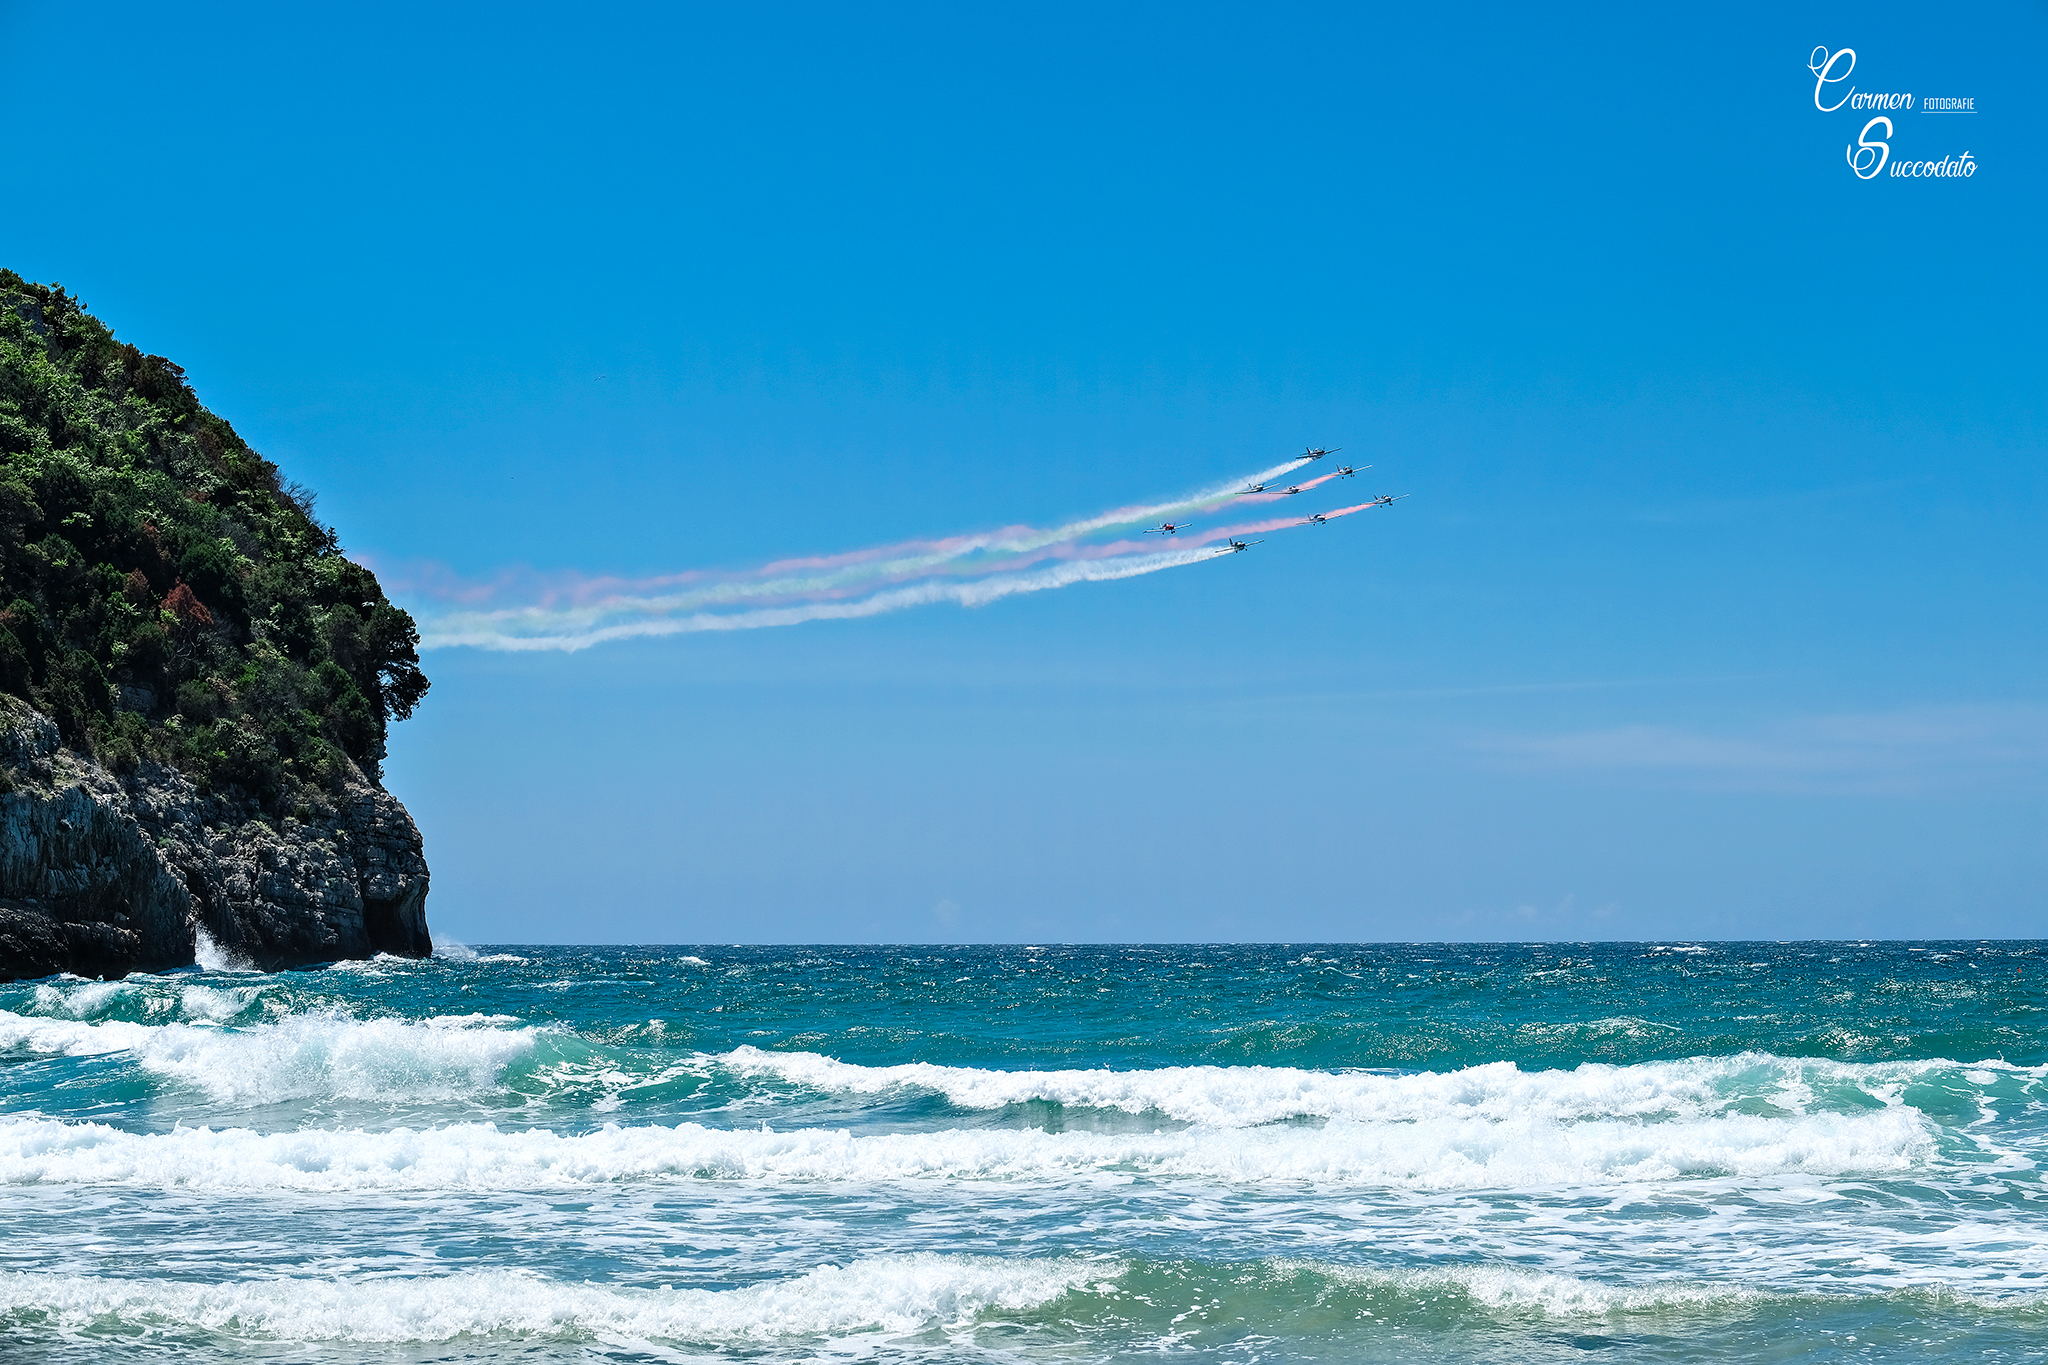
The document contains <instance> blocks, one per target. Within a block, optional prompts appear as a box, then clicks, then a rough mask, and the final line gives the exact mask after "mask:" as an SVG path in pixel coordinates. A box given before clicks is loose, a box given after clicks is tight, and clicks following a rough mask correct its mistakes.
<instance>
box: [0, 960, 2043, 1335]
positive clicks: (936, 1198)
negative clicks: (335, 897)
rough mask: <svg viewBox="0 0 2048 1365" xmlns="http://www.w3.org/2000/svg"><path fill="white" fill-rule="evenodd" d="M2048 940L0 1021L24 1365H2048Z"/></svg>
mask: <svg viewBox="0 0 2048 1365" xmlns="http://www.w3.org/2000/svg"><path fill="white" fill-rule="evenodd" d="M2044 957H2048V945H2039V944H2012V943H2006V944H1911V945H1887V944H1870V945H1843V944H1809V945H1757V944H1748V945H1719V944H1682V945H1640V946H1637V945H1627V946H1605V947H1593V946H1576V947H1565V946H1558V947H1543V948H1538V947H1500V946H1491V947H1474V948H1450V947H1444V946H1441V945H1428V946H1416V947H1372V948H1358V947H1344V946H1322V947H1312V948H1300V947H1295V948H1288V949H1248V948H1233V947H1221V946H1204V947H1198V948H1183V949H1171V948H1165V949H1162V948H1130V949H1124V948H1102V949H1060V948H1032V949H1024V948H1013V949H981V950H975V949H929V950H890V951H879V950H878V951H866V950H846V949H772V950H771V949H753V950H748V949H731V948H714V947H704V946H697V947H690V948H677V949H673V950H653V949H618V950H594V949H568V950H565V949H547V948H526V947H515V948H504V947H497V946H494V947H490V948H470V947H463V948H460V949H459V950H458V949H451V950H450V951H448V952H446V953H444V954H442V955H440V956H438V957H436V958H435V959H432V960H429V961H425V962H411V961H403V960H398V959H389V958H382V959H378V960H376V961H372V962H367V963H355V964H345V965H343V966H339V967H336V968H332V969H328V970H324V971H316V972H300V973H284V974H277V975H264V974H261V973H256V972H252V971H249V970H248V969H247V968H246V966H245V965H244V964H237V963H231V962H227V961H225V960H221V961H214V962H210V963H208V964H207V965H206V966H205V967H204V968H202V969H200V970H194V971H186V972H178V973H171V974H168V975H164V976H146V975H143V976H136V977H131V978H129V979H127V980H125V981H118V982H99V981H83V980H78V979H76V978H57V979H53V980H49V981H43V982H33V983H18V984H15V985H10V986H0V1200H4V1201H5V1204H4V1207H5V1208H6V1210H7V1213H8V1236H7V1237H5V1238H0V1357H4V1358H5V1359H8V1360H10V1361H12V1360H16V1359H20V1360H25V1361H44V1360H48V1361H67V1362H68V1361H87V1360H95V1359H100V1358H104V1357H105V1355H106V1353H108V1352H109V1351H116V1352H120V1351H127V1350H130V1349H131V1348H133V1349H145V1348H146V1349H145V1353H146V1354H151V1355H154V1356H158V1357H161V1358H164V1359H169V1360H192V1361H207V1362H214V1361H228V1360H244V1359H275V1360H295V1361H297V1360H323V1361H325V1360H334V1361H341V1360H348V1361H361V1360H393V1361H397V1360H406V1361H412V1360H428V1359H444V1358H450V1357H449V1355H448V1352H449V1351H450V1350H454V1351H455V1352H456V1356H457V1358H475V1359H510V1360H532V1361H557V1360H560V1361H568V1360H590V1359H614V1358H615V1359H620V1360H627V1359H693V1360H701V1359H728V1358H729V1359H769V1360H812V1359H838V1358H861V1359H882V1360H906V1361H910V1360H915V1361H954V1360H960V1361H966V1360H977V1361H979V1360H1020V1361H1038V1360H1044V1361H1055V1360H1057V1361H1069V1360H1091V1361H1092V1360H1117V1359H1133V1360H1135V1359H1138V1358H1140V1357H1143V1358H1146V1359H1151V1358H1154V1357H1155V1356H1156V1355H1157V1354H1159V1353H1160V1352H1162V1351H1165V1352H1168V1353H1172V1354H1188V1355H1192V1356H1196V1357H1203V1358H1214V1359H1217V1360H1230V1361H1239V1360H1243V1361H1249V1360H1254V1359H1257V1360H1331V1359H1343V1360H1382V1359H1384V1360H1390V1361H1391V1360H1494V1359H1507V1358H1512V1359H1517V1360H1550V1359H1553V1358H1554V1359H1558V1360H1564V1359H1576V1358H1579V1357H1580V1356H1581V1355H1582V1354H1583V1352H1584V1351H1585V1350H1586V1349H1589V1348H1592V1347H1601V1346H1607V1345H1613V1346H1618V1347H1622V1348H1625V1349H1624V1351H1623V1353H1622V1357H1618V1358H1624V1357H1625V1358H1628V1359H1669V1360H1693V1359H1701V1358H1709V1357H1711V1358H1714V1359H1717V1360H1734V1361H1742V1360H1756V1361H1764V1360H1777V1359H1782V1358H1784V1357H1785V1354H1786V1352H1787V1351H1788V1350H1793V1351H1794V1353H1797V1354H1823V1355H1824V1354H1828V1353H1834V1354H1841V1355H1853V1356H1855V1357H1857V1358H1859V1359H1860V1358H1875V1359H1898V1360H1907V1359H1912V1360H1940V1359H1962V1358H1965V1357H1967V1358H1970V1359H1973V1360H1974V1359H1982V1358H1985V1357H1986V1356H1987V1355H1989V1356H1994V1357H1996V1356H2004V1357H2009V1358H2015V1359H2027V1358H2044V1359H2048V1346H2044V1343H2048V1188H2044V1182H2043V1180H2042V1178H2041V1163H2042V1160H2043V1158H2044V1155H2048V993H2044V992H2043V991H2042V990H2041V986H2042V985H2043V984H2048V974H2044V973H2043V972H2042V971H2041V970H2040V968H2041V966H2042V959H2043V958H2044Z"/></svg>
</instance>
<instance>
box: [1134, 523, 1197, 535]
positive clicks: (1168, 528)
mask: <svg viewBox="0 0 2048 1365" xmlns="http://www.w3.org/2000/svg"><path fill="white" fill-rule="evenodd" d="M1192 525H1194V523H1193V522H1191V521H1162V522H1160V523H1159V524H1158V525H1157V526H1147V527H1146V528H1145V534H1146V535H1148V536H1171V535H1178V534H1180V533H1181V532H1182V531H1184V530H1186V529H1187V528H1188V527H1190V526H1192Z"/></svg>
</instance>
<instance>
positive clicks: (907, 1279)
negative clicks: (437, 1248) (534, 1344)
mask: <svg viewBox="0 0 2048 1365" xmlns="http://www.w3.org/2000/svg"><path fill="white" fill-rule="evenodd" d="M1118 1269H1119V1267H1118V1266H1117V1265H1116V1264H1114V1263H1104V1262H1089V1261H1081V1260H998V1259H994V1258H982V1257H970V1256H945V1255H936V1254H931V1253H924V1254H916V1255H905V1256H880V1257H873V1258H870V1259H866V1260H861V1261H856V1262H854V1263H853V1264H852V1265H848V1266H843V1267H842V1266H827V1267H824V1268H822V1269H818V1270H814V1271H811V1272H810V1273H809V1274H806V1275H800V1276H796V1277H794V1278H791V1279H786V1280H773V1281H768V1282H766V1283H762V1284H755V1285H749V1286H747V1287H745V1288H741V1289H726V1290H706V1289H669V1288H661V1289H625V1288H611V1287H608V1286H605V1285H601V1284H591V1283H581V1284H565V1283H562V1282H559V1281H555V1280H549V1279H545V1278H543V1277H541V1276H538V1275H533V1274H528V1273H524V1272H520V1271H513V1270H484V1271H472V1272H466V1273H460V1274H454V1275H443V1276H432V1277H425V1276H423V1277H418V1278H411V1279H364V1278H346V1279H314V1278H296V1277H295V1278H290V1279H271V1280H244V1281H239V1282H230V1283H225V1284H220V1283H193V1282H190V1281H184V1280H168V1279H115V1278H108V1277H102V1276H89V1275H54V1274H32V1273H0V1323H8V1320H9V1319H12V1320H13V1323H23V1322H24V1321H25V1320H29V1319H35V1320H37V1321H36V1325H37V1326H38V1327H44V1328H56V1329H58V1330H60V1331H66V1332H71V1333H76V1332H80V1331H83V1330H87V1329H97V1330H98V1331H101V1332H105V1331H109V1330H115V1331H119V1330H121V1329H126V1330H127V1331H129V1332H132V1331H135V1330H138V1329H141V1330H152V1331H156V1332H163V1331H165V1330H172V1331H175V1330H176V1329H179V1328H184V1329H188V1330H189V1329H193V1328H197V1329H202V1330H204V1331H208V1332H213V1333H219V1334H222V1335H227V1336H231V1337H236V1338H243V1339H251V1338H253V1339H256V1340H270V1341H280V1340H281V1341H355V1342H409V1341H448V1340H451V1339H453V1338H456V1337H461V1336H471V1335H494V1336H515V1337H516V1336H538V1337H552V1338H565V1337H566V1338H578V1337H583V1338H588V1337H594V1336H605V1337H619V1336H624V1337H630V1338H638V1339H642V1340H655V1341H685V1342H710V1343H718V1342H735V1343H745V1342H749V1341H772V1340H775V1339H778V1338H790V1337H819V1336H836V1335H840V1334H845V1333H851V1332H882V1333H891V1334H898V1335H900V1334H903V1333H908V1332H916V1331H921V1330H925V1329H929V1328H933V1327H947V1326H951V1325H956V1324H966V1323H970V1322H972V1321H973V1320H974V1318H975V1317H976V1316H977V1315H979V1314H982V1313H986V1312H990V1311H998V1310H1007V1311H1015V1310H1018V1309H1025V1308H1032V1307H1036V1306H1038V1305H1040V1304H1043V1303H1046V1302H1048V1301H1049V1300H1052V1299H1055V1298H1058V1297H1059V1296H1060V1295H1062V1294H1064V1293H1066V1292H1068V1291H1069V1290H1070V1289H1072V1288H1074V1287H1075V1286H1077V1285H1080V1284H1083V1283H1086V1282H1087V1281H1088V1280H1090V1279H1091V1278H1095V1277H1111V1278H1113V1277H1114V1276H1115V1275H1116V1273H1117V1271H1118ZM10 1325H12V1324H10Z"/></svg>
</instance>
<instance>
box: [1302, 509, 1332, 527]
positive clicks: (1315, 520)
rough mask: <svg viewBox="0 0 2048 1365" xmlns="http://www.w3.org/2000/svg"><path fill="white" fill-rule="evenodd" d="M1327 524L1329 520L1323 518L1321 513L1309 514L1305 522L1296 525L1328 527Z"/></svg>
mask: <svg viewBox="0 0 2048 1365" xmlns="http://www.w3.org/2000/svg"><path fill="white" fill-rule="evenodd" d="M1329 523H1330V519H1329V518H1328V517H1326V516H1324V515H1323V514H1322V513H1321V512H1311V513H1309V514H1308V520H1307V521H1304V522H1300V523H1298V524H1299V525H1302V526H1327V525H1329Z"/></svg>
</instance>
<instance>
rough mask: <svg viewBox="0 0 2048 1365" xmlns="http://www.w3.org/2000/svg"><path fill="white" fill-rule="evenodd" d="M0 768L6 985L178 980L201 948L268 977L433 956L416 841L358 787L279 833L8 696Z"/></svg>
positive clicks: (399, 817)
mask: <svg viewBox="0 0 2048 1365" xmlns="http://www.w3.org/2000/svg"><path fill="white" fill-rule="evenodd" d="M0 764H4V765H5V767H4V769H0V772H4V774H5V777H6V782H7V785H8V786H9V788H10V789H9V790H6V791H5V792H4V794H0V980H10V979H16V978H21V977H34V976H46V975H49V974H50V973H53V972H58V971H70V972H75V973H78V974H80V975H92V976H116V975H120V974H122V973H125V972H129V971H158V970H162V969H164V968H167V967H177V966H183V965H186V964H189V963H191V962H193V961H194V959H195V953H196V950H197V948H198V947H199V944H200V940H201V935H202V934H203V935H205V936H206V937H208V938H211V939H212V940H213V941H214V942H215V943H216V944H218V945H219V947H220V948H221V949H223V950H225V951H226V952H228V953H230V954H233V955H235V956H238V957H241V958H243V959H246V960H247V961H248V962H250V963H251V964H252V965H254V966H258V967H262V968H265V969H275V968H279V967H289V966H298V965H305V964H309V963H315V962H326V961H332V960H334V959H337V958H351V957H369V956H372V955H374V954H376V953H380V952H387V953H394V954H398V955H400V956H407V957H424V956H426V955H427V954H428V953H430V952H432V951H433V942H432V940H431V938H430V937H429V935H428V932H427V917H426V901H427V863H426V858H425V857H424V855H423V854H422V851H421V844H420V834H419V830H418V829H417V828H416V827H415V826H414V825H413V823H412V818H411V817H410V816H408V815H407V814H406V812H405V807H403V806H402V805H400V804H399V803H398V801H397V800H396V799H394V798H393V797H392V796H391V794H390V793H388V792H386V791H384V790H383V789H382V788H380V787H378V786H376V785H375V784H373V783H372V782H370V781H369V780H368V779H366V778H363V777H362V775H361V774H360V773H359V772H357V773H352V774H351V776H350V780H348V781H347V782H346V783H344V785H343V787H342V790H341V791H340V793H339V794H338V795H336V796H335V797H334V798H332V799H331V800H329V801H326V802H323V803H322V804H321V806H320V807H319V808H317V809H314V810H312V811H310V812H309V814H308V818H305V819H298V818H294V817H292V816H284V817H282V818H281V819H275V820H272V819H270V818H267V817H263V816H260V815H258V814H256V813H254V812H253V811H252V810H251V809H250V807H249V805H248V804H247V803H243V802H234V801H230V800H227V799H224V798H222V797H218V796H210V795H205V794H202V793H201V791H200V790H199V788H198V787H197V786H196V785H195V784H194V783H193V782H192V781H191V780H190V779H189V778H187V777H186V776H184V775H183V774H182V773H180V772H178V771H177V770H176V769H173V768H169V767H166V766H164V765H163V764H161V763H154V762H150V761H147V760H144V761H142V762H140V763H138V764H137V765H135V766H134V768H133V769H132V770H130V771H128V772H126V773H123V774H121V775H116V774H115V773H113V772H110V771H109V770H107V769H106V768H103V767H101V766H100V765H99V764H97V763H95V762H92V761H91V760H89V759H85V758H82V757H81V756H79V755H78V754H77V753H75V752H73V751H72V750H70V749H68V748H65V747H64V746H63V745H62V743H61V742H60V739H59V733H58V729H57V726H56V725H55V723H53V722H52V721H51V720H50V719H49V718H48V717H46V716H44V715H42V714H41V713H40V712H37V711H35V710H33V709H32V708H30V707H29V706H27V705H26V704H24V703H22V702H21V701H19V700H17V699H15V698H12V697H4V696H0Z"/></svg>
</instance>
